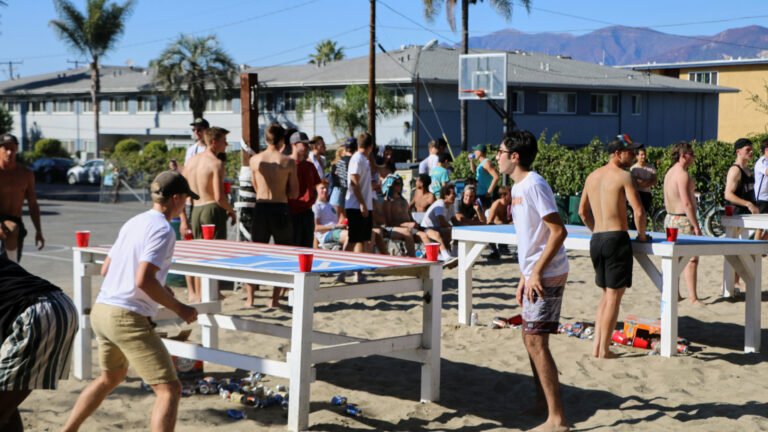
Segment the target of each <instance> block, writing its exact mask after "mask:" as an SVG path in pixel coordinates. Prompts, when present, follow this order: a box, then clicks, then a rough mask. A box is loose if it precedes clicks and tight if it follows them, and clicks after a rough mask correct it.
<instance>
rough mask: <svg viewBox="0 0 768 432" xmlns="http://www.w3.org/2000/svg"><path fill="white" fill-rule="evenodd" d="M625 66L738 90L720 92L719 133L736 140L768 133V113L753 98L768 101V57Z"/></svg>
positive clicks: (722, 136)
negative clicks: (751, 98)
mask: <svg viewBox="0 0 768 432" xmlns="http://www.w3.org/2000/svg"><path fill="white" fill-rule="evenodd" d="M621 67H622V68H627V69H634V70H638V71H648V72H650V73H653V74H657V75H664V76H668V77H674V78H679V79H682V80H689V81H697V82H701V83H705V84H712V85H717V86H721V87H730V88H734V89H738V90H739V91H738V92H735V93H727V92H724V93H720V94H719V112H718V128H717V130H718V133H717V138H718V139H719V140H721V141H726V142H733V141H735V140H736V139H738V138H740V137H744V136H748V135H751V134H758V133H768V114H766V113H762V112H760V111H758V109H757V105H755V104H754V103H753V102H751V101H750V96H751V95H752V94H756V95H758V96H760V97H761V98H762V99H764V100H766V101H768V90H766V85H768V58H765V59H763V58H758V59H733V60H711V61H699V62H681V63H649V64H645V65H627V66H621Z"/></svg>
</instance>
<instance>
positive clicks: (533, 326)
mask: <svg viewBox="0 0 768 432" xmlns="http://www.w3.org/2000/svg"><path fill="white" fill-rule="evenodd" d="M567 280H568V273H565V274H563V275H560V276H553V277H545V278H542V279H541V285H542V287H543V288H544V298H541V297H539V296H538V294H536V293H535V292H534V294H533V303H531V302H530V301H528V296H527V295H526V292H525V291H524V292H523V333H525V334H547V333H557V328H558V326H559V325H560V308H561V306H562V304H563V291H565V282H566V281H567ZM525 289H526V291H527V289H528V288H527V287H525Z"/></svg>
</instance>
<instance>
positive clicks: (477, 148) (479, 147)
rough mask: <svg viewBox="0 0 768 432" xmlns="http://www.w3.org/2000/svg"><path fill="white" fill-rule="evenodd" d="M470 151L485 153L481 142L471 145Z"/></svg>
mask: <svg viewBox="0 0 768 432" xmlns="http://www.w3.org/2000/svg"><path fill="white" fill-rule="evenodd" d="M472 151H479V152H483V153H485V146H484V145H482V144H478V145H476V146H474V147H472Z"/></svg>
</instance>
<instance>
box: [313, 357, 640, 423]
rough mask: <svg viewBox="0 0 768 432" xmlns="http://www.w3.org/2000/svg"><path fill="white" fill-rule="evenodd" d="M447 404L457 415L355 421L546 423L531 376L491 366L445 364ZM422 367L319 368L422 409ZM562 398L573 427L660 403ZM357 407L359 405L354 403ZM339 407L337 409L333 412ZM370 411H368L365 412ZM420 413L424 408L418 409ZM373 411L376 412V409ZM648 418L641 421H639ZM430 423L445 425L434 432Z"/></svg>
mask: <svg viewBox="0 0 768 432" xmlns="http://www.w3.org/2000/svg"><path fill="white" fill-rule="evenodd" d="M441 368H442V373H441V379H442V383H441V389H440V394H441V399H440V401H439V402H436V403H435V404H436V405H439V406H441V407H444V408H446V409H448V410H451V412H449V413H442V414H439V415H436V416H433V417H429V410H426V409H425V410H424V412H423V413H420V414H419V415H418V416H414V415H411V416H410V417H409V418H407V419H403V420H401V421H399V422H398V423H391V422H387V421H383V420H379V419H374V418H369V417H365V416H362V417H357V418H355V420H354V421H356V422H360V423H362V424H364V425H365V426H366V427H367V428H369V429H370V428H373V429H375V430H429V429H434V428H437V429H440V430H447V429H449V428H446V427H445V424H446V423H449V422H450V421H451V420H452V419H454V418H461V417H464V416H476V417H479V418H480V419H483V420H486V422H485V423H481V424H479V425H475V426H470V427H467V426H466V425H461V426H457V428H460V429H461V430H462V431H483V430H489V429H499V428H502V429H528V428H532V427H535V426H537V425H538V424H540V423H541V422H542V421H543V418H541V417H538V416H532V415H530V414H529V412H530V411H531V410H532V409H533V408H534V399H535V398H534V397H533V396H534V395H535V391H536V390H535V385H534V382H533V378H532V377H531V376H530V375H522V374H518V373H512V372H505V371H499V370H495V369H491V368H488V367H483V366H478V365H473V364H468V363H461V362H455V361H451V360H446V359H442V362H441ZM419 370H420V368H419V367H418V365H416V364H414V363H412V362H406V361H402V360H395V359H390V358H384V357H368V358H366V359H365V360H361V359H352V360H345V361H341V362H338V363H333V364H321V365H317V378H318V379H321V380H323V381H326V382H329V383H331V384H333V385H335V386H338V387H342V388H349V389H355V391H356V392H357V391H362V392H366V393H370V394H374V395H385V396H390V397H397V398H400V399H406V400H411V401H413V402H414V403H415V404H416V405H417V406H418V400H419V383H420V379H421V378H420V373H419ZM561 391H562V398H563V403H564V405H565V407H566V415H567V416H568V419H569V421H570V422H571V423H580V422H583V421H586V420H588V419H589V418H591V417H593V416H594V415H595V412H596V411H598V410H616V409H619V408H620V407H623V406H626V405H627V404H628V403H635V404H637V405H638V406H646V405H648V404H650V403H651V402H653V400H654V399H655V398H654V399H644V398H641V397H637V396H630V397H620V396H617V395H615V394H612V393H610V392H607V391H603V390H594V389H581V388H577V387H574V386H570V385H562V386H561ZM350 402H353V403H354V401H350ZM333 408H336V407H333ZM321 409H329V407H328V404H326V403H313V404H312V407H311V410H312V411H316V410H321ZM363 409H365V407H363ZM414 409H415V410H416V411H419V409H418V408H414ZM370 410H371V411H372V412H375V411H376V408H375V407H371V408H370ZM644 420H645V419H638V422H641V421H644ZM430 424H432V425H435V424H438V425H441V426H438V427H430ZM311 429H312V430H327V431H341V430H350V429H349V425H334V424H315V425H313V426H312V427H311Z"/></svg>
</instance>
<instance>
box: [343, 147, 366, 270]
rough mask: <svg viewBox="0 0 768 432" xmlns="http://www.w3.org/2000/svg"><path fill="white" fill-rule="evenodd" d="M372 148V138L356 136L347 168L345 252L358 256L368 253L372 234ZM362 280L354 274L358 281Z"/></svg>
mask: <svg viewBox="0 0 768 432" xmlns="http://www.w3.org/2000/svg"><path fill="white" fill-rule="evenodd" d="M372 149H373V137H371V134H369V133H367V132H364V133H362V134H360V135H359V136H358V137H357V152H356V153H355V154H354V155H352V158H351V159H350V160H349V166H348V167H347V196H346V198H345V203H344V212H345V213H346V215H347V221H348V225H349V231H348V233H347V244H346V245H345V246H344V250H347V251H350V250H354V251H355V252H357V253H361V252H365V251H367V250H369V245H370V241H371V236H372V235H373V215H371V210H372V209H373V188H372V186H371V163H370V161H369V160H368V155H369V154H370V153H371V150H372ZM364 280H365V278H364V277H363V275H362V274H361V273H360V272H358V273H357V281H358V282H362V281H364Z"/></svg>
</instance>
